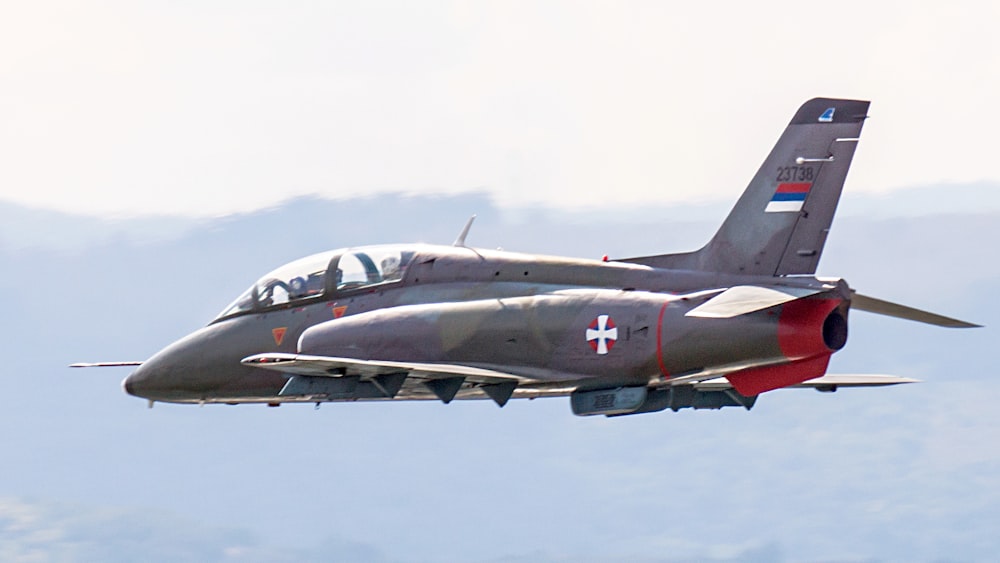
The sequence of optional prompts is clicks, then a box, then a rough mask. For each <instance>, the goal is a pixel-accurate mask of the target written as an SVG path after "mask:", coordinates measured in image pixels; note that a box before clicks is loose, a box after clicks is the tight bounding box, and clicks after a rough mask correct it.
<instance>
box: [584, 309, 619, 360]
mask: <svg viewBox="0 0 1000 563" xmlns="http://www.w3.org/2000/svg"><path fill="white" fill-rule="evenodd" d="M616 340H618V329H617V328H615V322H614V321H613V320H611V317H609V316H608V315H598V317H597V318H596V319H594V320H593V321H592V322H591V323H590V326H588V327H587V342H588V343H589V344H590V347H591V348H593V349H594V351H595V352H597V353H598V354H600V355H604V354H607V353H608V352H610V351H611V348H612V347H614V345H615V341H616Z"/></svg>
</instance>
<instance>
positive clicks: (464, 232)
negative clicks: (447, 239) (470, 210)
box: [452, 214, 476, 246]
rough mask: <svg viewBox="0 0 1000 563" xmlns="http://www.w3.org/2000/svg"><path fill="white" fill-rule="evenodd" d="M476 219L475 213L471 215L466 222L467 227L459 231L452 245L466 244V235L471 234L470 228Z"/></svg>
mask: <svg viewBox="0 0 1000 563" xmlns="http://www.w3.org/2000/svg"><path fill="white" fill-rule="evenodd" d="M475 220H476V216H475V214H473V215H472V217H469V220H468V221H467V222H466V223H465V227H463V228H462V232H461V233H458V238H457V239H455V242H454V243H452V246H465V237H467V236H469V229H471V228H472V222H473V221H475Z"/></svg>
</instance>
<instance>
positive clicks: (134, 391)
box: [122, 366, 145, 398]
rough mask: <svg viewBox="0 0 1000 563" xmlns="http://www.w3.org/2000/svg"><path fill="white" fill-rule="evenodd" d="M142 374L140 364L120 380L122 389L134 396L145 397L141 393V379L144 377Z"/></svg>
mask: <svg viewBox="0 0 1000 563" xmlns="http://www.w3.org/2000/svg"><path fill="white" fill-rule="evenodd" d="M144 375H145V374H144V373H143V369H142V366H139V367H138V368H137V369H136V370H135V371H133V372H132V373H130V374H129V375H128V376H127V377H126V378H125V379H124V380H122V389H124V390H125V392H126V393H128V394H129V395H132V396H134V397H143V398H145V396H144V395H143V394H142V387H143V385H142V380H143V379H144Z"/></svg>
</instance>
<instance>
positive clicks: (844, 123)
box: [625, 98, 868, 276]
mask: <svg viewBox="0 0 1000 563" xmlns="http://www.w3.org/2000/svg"><path fill="white" fill-rule="evenodd" d="M867 115H868V102H866V101H860V100H837V99H830V98H815V99H812V100H809V101H808V102H806V103H805V104H803V105H802V107H800V108H799V111H798V112H796V113H795V117H793V118H792V121H791V122H790V123H789V124H788V127H786V128H785V132H784V133H783V134H782V135H781V137H780V138H779V139H778V142H777V144H775V146H774V148H773V149H772V150H771V154H769V155H768V157H767V159H765V160H764V163H763V164H762V165H761V167H760V170H758V171H757V174H756V175H755V176H754V177H753V180H751V181H750V185H749V186H747V189H746V191H744V192H743V196H742V197H740V199H739V201H738V202H737V203H736V206H735V207H734V208H733V210H732V211H731V212H730V213H729V216H728V217H727V218H726V221H725V222H724V223H723V224H722V227H721V228H720V229H719V231H718V232H717V233H716V234H715V236H714V237H713V238H712V240H711V241H710V242H709V243H708V244H707V245H705V247H704V248H702V249H701V250H698V251H695V252H688V253H684V254H664V255H660V256H647V257H642V258H632V259H629V260H625V261H626V262H635V263H639V264H646V265H649V266H653V267H656V268H672V269H684V270H700V271H709V272H720V273H732V274H750V275H766V276H783V275H796V274H813V273H815V272H816V265H817V264H818V263H819V258H820V255H821V254H822V252H823V245H824V244H825V243H826V236H827V234H828V232H829V230H830V224H831V223H832V222H833V215H834V212H835V211H836V210H837V202H838V201H839V200H840V193H841V191H842V190H843V188H844V180H845V178H846V177H847V170H848V169H849V168H850V166H851V159H852V158H853V157H854V149H855V147H856V146H857V143H858V136H859V135H860V134H861V126H862V125H863V123H864V120H865V118H866V117H867Z"/></svg>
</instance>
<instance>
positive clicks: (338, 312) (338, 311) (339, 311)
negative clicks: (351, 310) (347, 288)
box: [333, 305, 347, 319]
mask: <svg viewBox="0 0 1000 563" xmlns="http://www.w3.org/2000/svg"><path fill="white" fill-rule="evenodd" d="M346 312H347V305H341V306H340V307H334V308H333V318H335V319H339V318H340V317H343V316H344V313H346Z"/></svg>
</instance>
